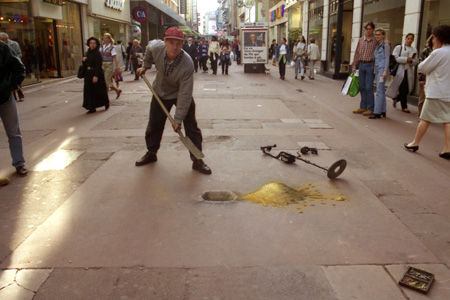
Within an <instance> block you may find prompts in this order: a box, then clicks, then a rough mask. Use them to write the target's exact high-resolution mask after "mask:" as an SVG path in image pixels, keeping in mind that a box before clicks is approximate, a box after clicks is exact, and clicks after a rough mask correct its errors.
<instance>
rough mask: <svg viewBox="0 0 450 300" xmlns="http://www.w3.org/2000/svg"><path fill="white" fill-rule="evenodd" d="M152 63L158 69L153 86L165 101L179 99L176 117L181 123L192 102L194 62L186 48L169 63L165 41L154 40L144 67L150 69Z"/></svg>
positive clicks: (146, 52) (147, 53)
mask: <svg viewBox="0 0 450 300" xmlns="http://www.w3.org/2000/svg"><path fill="white" fill-rule="evenodd" d="M152 64H155V66H156V71H157V73H156V78H155V80H154V81H153V88H154V89H155V92H156V93H157V94H158V96H159V97H160V98H161V99H162V100H163V101H164V100H173V99H177V104H176V106H177V110H176V111H175V117H174V119H175V122H177V123H178V124H181V122H182V121H183V120H184V118H185V117H186V115H187V113H188V111H189V107H190V106H191V103H192V90H193V87H194V63H193V62H192V59H191V57H190V56H189V54H187V53H186V52H185V51H184V50H181V53H180V54H179V55H178V56H177V58H176V59H175V60H174V61H173V62H172V63H169V61H168V60H167V55H166V45H165V44H164V42H163V41H161V40H153V41H151V42H150V43H149V44H148V46H147V48H146V49H145V55H144V67H145V68H146V69H150V68H151V67H152Z"/></svg>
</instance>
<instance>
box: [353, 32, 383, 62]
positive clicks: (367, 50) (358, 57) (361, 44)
mask: <svg viewBox="0 0 450 300" xmlns="http://www.w3.org/2000/svg"><path fill="white" fill-rule="evenodd" d="M376 46H377V41H376V40H375V38H374V37H373V36H372V38H371V39H370V40H369V39H368V38H367V37H366V36H363V37H361V38H360V39H359V41H358V46H356V51H355V57H354V59H353V67H354V68H358V65H359V63H360V62H361V61H363V62H368V61H373V60H374V59H375V58H374V56H373V53H374V51H375V47H376Z"/></svg>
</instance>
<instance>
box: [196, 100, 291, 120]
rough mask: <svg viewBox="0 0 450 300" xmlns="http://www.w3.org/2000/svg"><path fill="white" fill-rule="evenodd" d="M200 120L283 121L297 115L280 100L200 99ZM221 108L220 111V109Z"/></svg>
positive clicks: (198, 113) (197, 108) (198, 111)
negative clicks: (282, 119)
mask: <svg viewBox="0 0 450 300" xmlns="http://www.w3.org/2000/svg"><path fill="white" fill-rule="evenodd" d="M196 101H198V105H197V107H196V110H197V112H196V114H197V117H198V118H200V119H281V118H295V115H294V114H293V113H292V112H291V111H290V110H289V109H288V108H287V107H286V106H285V105H284V104H283V102H282V101H280V100H279V99H271V100H267V99H251V100H250V99H239V100H235V99H208V100H204V99H199V100H196ZM218 108H220V109H218Z"/></svg>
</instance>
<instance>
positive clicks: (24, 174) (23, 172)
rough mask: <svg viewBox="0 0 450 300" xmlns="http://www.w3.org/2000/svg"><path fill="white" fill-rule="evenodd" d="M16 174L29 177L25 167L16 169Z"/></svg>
mask: <svg viewBox="0 0 450 300" xmlns="http://www.w3.org/2000/svg"><path fill="white" fill-rule="evenodd" d="M16 174H17V175H19V176H27V174H28V170H27V169H26V168H25V167H24V166H18V167H16Z"/></svg>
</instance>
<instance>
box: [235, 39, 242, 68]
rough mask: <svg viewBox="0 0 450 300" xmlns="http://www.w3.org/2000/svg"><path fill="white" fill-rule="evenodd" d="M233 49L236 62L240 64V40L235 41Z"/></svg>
mask: <svg viewBox="0 0 450 300" xmlns="http://www.w3.org/2000/svg"><path fill="white" fill-rule="evenodd" d="M235 51H236V63H237V64H238V65H240V64H241V54H242V49H241V41H239V40H238V41H237V42H236V48H235Z"/></svg>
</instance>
